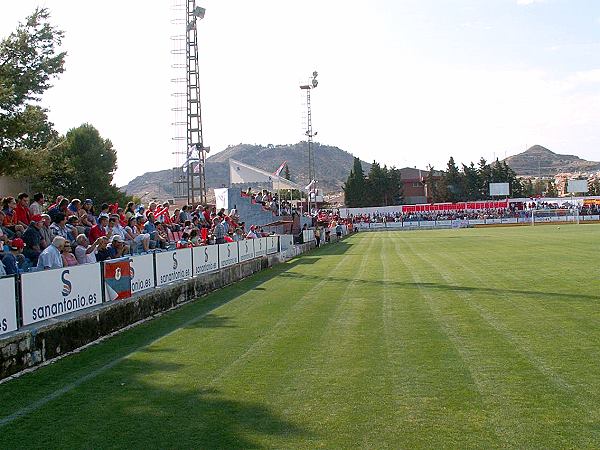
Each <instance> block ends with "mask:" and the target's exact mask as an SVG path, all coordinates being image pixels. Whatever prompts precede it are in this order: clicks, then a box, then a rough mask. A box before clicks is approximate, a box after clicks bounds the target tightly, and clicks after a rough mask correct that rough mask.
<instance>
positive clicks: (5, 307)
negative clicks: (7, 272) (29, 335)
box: [0, 277, 17, 336]
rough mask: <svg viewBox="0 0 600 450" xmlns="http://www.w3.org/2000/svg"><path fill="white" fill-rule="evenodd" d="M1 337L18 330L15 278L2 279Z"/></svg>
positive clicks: (0, 290)
mask: <svg viewBox="0 0 600 450" xmlns="http://www.w3.org/2000/svg"><path fill="white" fill-rule="evenodd" d="M0 292H2V298H0V336H1V335H3V334H6V333H10V332H11V331H15V330H16V329H17V297H16V293H15V277H4V278H0Z"/></svg>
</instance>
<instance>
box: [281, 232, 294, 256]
mask: <svg viewBox="0 0 600 450" xmlns="http://www.w3.org/2000/svg"><path fill="white" fill-rule="evenodd" d="M279 243H280V245H281V251H282V252H285V251H286V250H287V249H289V248H290V247H293V246H294V236H292V235H291V234H282V235H280V236H279Z"/></svg>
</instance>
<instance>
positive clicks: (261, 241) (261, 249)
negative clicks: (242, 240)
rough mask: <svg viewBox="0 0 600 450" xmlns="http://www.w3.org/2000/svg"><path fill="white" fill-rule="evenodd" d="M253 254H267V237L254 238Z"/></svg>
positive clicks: (258, 255)
mask: <svg viewBox="0 0 600 450" xmlns="http://www.w3.org/2000/svg"><path fill="white" fill-rule="evenodd" d="M254 256H256V257H257V258H258V257H260V256H267V238H258V239H254Z"/></svg>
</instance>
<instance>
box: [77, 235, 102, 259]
mask: <svg viewBox="0 0 600 450" xmlns="http://www.w3.org/2000/svg"><path fill="white" fill-rule="evenodd" d="M99 242H100V238H98V239H96V240H95V241H94V243H93V244H91V245H90V241H89V240H88V238H87V237H86V235H85V234H83V233H82V234H80V235H79V236H77V247H75V258H77V262H78V263H79V264H93V263H95V262H96V253H95V251H96V247H98V243H99Z"/></svg>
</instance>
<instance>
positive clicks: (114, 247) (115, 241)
mask: <svg viewBox="0 0 600 450" xmlns="http://www.w3.org/2000/svg"><path fill="white" fill-rule="evenodd" d="M107 248H108V251H109V253H110V258H111V259H115V258H122V257H123V255H124V254H126V253H127V252H128V251H129V248H128V247H127V246H126V245H125V241H124V240H123V238H122V237H121V236H119V235H118V234H115V235H114V236H113V237H112V239H111V241H110V244H109V245H108V247H107Z"/></svg>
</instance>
